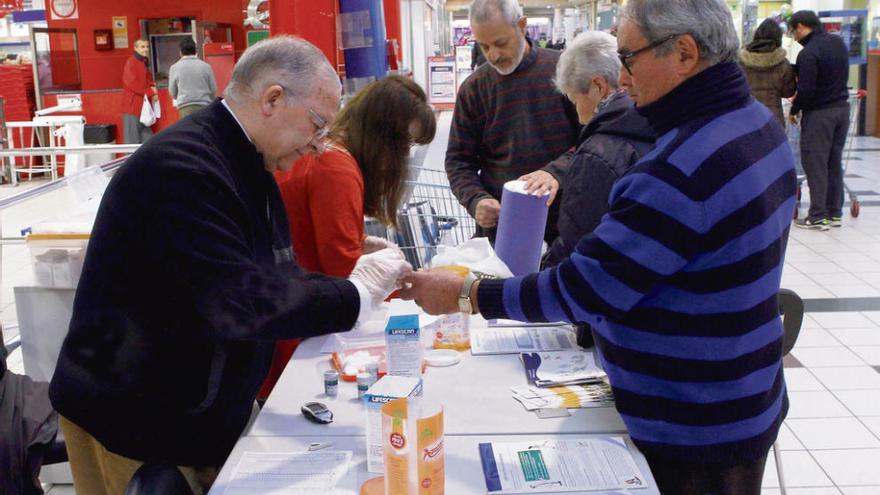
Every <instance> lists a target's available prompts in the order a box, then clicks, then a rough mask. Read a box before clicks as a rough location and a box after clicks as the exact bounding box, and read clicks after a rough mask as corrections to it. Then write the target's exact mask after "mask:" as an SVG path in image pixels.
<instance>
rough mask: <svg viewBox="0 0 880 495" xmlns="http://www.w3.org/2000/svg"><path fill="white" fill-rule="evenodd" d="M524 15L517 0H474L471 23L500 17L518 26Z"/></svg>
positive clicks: (471, 7) (471, 8) (471, 9)
mask: <svg viewBox="0 0 880 495" xmlns="http://www.w3.org/2000/svg"><path fill="white" fill-rule="evenodd" d="M522 16H523V10H522V7H520V5H519V3H518V2H517V0H474V1H473V3H471V6H470V21H471V24H474V23H478V24H480V23H483V22H487V21H492V20H494V19H495V18H496V17H500V18H501V20H503V21H504V22H506V23H508V24H510V25H511V26H516V23H517V21H519V19H520V18H521V17H522Z"/></svg>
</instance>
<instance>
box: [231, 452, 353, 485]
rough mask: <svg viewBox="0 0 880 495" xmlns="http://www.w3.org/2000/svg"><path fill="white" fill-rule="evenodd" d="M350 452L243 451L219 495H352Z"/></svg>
mask: <svg viewBox="0 0 880 495" xmlns="http://www.w3.org/2000/svg"><path fill="white" fill-rule="evenodd" d="M351 457H352V452H349V451H329V450H328V451H324V452H245V453H244V455H242V456H241V459H240V460H239V461H238V464H237V465H236V467H235V471H233V473H232V478H231V479H230V480H229V481H228V482H227V484H226V488H225V490H224V491H223V495H251V494H253V493H263V494H267V495H269V494H271V495H354V494H355V493H356V490H355V486H356V482H357V480H356V477H355V476H354V470H352V469H351V467H350V464H351Z"/></svg>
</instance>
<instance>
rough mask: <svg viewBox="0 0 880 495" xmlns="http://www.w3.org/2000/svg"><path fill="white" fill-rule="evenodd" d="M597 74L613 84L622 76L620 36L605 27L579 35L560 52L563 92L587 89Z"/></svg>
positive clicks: (559, 84) (559, 81)
mask: <svg viewBox="0 0 880 495" xmlns="http://www.w3.org/2000/svg"><path fill="white" fill-rule="evenodd" d="M595 76H599V77H601V78H603V79H605V80H606V81H608V84H609V85H610V86H611V87H612V88H617V79H618V78H619V77H620V59H619V58H618V57H617V38H615V37H614V36H611V35H610V34H608V33H604V32H602V31H586V32H583V33H581V34H579V35H577V37H576V38H575V39H574V41H572V42H571V44H570V45H568V47H567V48H566V49H565V51H564V52H562V55H560V56H559V62H557V63H556V81H555V82H556V88H557V89H558V90H559V91H560V92H561V93H566V92H567V91H576V92H578V93H586V92H588V91H589V90H590V84H591V83H590V81H592V79H593V77H595Z"/></svg>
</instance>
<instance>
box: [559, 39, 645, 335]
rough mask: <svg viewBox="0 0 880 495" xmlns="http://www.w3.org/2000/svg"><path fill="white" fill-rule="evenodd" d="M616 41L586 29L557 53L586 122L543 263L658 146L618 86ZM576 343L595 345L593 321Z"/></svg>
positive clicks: (563, 82)
mask: <svg viewBox="0 0 880 495" xmlns="http://www.w3.org/2000/svg"><path fill="white" fill-rule="evenodd" d="M619 77H620V60H619V59H618V58H617V40H616V39H615V38H614V37H613V36H611V35H610V34H607V33H603V32H601V31H587V32H585V33H582V34H580V35H579V36H578V37H577V38H575V39H574V42H572V44H571V45H570V46H569V47H568V49H567V50H566V51H565V52H564V53H563V54H562V56H561V57H559V63H558V64H557V66H556V86H557V88H558V89H559V91H560V92H561V93H563V94H565V95H566V96H567V97H568V99H569V100H570V101H571V102H572V103H574V105H575V108H576V109H577V113H578V119H579V120H580V123H581V124H584V126H585V127H584V129H583V130H582V131H581V135H580V138H579V139H578V140H579V142H580V144H579V145H578V148H577V151H576V152H575V154H574V156H573V157H572V159H571V165H570V166H569V169H568V175H566V177H565V195H563V196H562V201H561V203H560V205H559V220H558V221H557V223H556V225H557V228H558V229H559V237H557V238H556V240H555V241H553V244H552V245H551V246H550V249H549V250H548V251H547V254H546V255H545V256H544V260H543V263H542V265H543V266H544V267H548V266H556V265H557V264H559V263H561V262H562V261H563V260H565V259H566V258H568V256H569V255H570V254H571V252H572V251H573V250H574V247H575V245H576V244H577V243H578V241H580V240H581V238H582V237H584V236H585V235H587V234H589V233H590V232H592V231H593V229H595V228H596V226H597V225H599V221H600V220H601V219H602V216H603V215H605V213H607V212H608V196H609V195H610V194H611V187H612V186H613V185H614V183H615V182H616V181H617V179H619V178H620V177H621V176H623V175H624V174H625V173H626V172H627V171H628V170H629V169H630V167H632V165H633V164H634V163H635V162H636V161H638V159H639V158H641V157H642V155H644V154H645V153H646V152H647V151H648V150H649V149H651V147H652V146H653V145H654V139H655V138H656V136H655V134H654V130H653V129H651V127H650V126H649V125H648V121H647V120H645V118H644V117H642V116H641V115H639V114H638V112H636V111H635V109H634V108H633V102H632V100H630V98H629V96H627V95H626V91H625V90H624V89H623V88H620V87H618V83H617V81H618V79H619ZM577 331H578V343H579V344H580V345H581V346H583V347H591V346H592V345H593V337H592V335H591V332H590V326H589V325H580V326H578V329H577Z"/></svg>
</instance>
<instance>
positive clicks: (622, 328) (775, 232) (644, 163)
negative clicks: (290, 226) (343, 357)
mask: <svg viewBox="0 0 880 495" xmlns="http://www.w3.org/2000/svg"><path fill="white" fill-rule="evenodd" d="M618 44H619V46H618V51H619V53H620V58H621V61H622V62H623V65H624V70H622V71H621V84H622V85H623V86H624V87H626V88H627V89H628V91H629V92H630V95H631V96H632V98H633V100H635V102H636V104H637V108H638V111H639V113H641V114H642V115H643V116H645V117H646V118H647V119H648V121H649V122H650V124H651V125H652V127H654V128H655V130H656V131H657V135H658V136H660V137H659V139H658V141H657V143H656V145H655V147H654V149H653V150H652V151H651V152H649V153H648V154H647V155H646V156H645V157H644V158H642V160H640V161H639V162H638V163H637V164H636V165H635V166H634V167H633V169H632V170H631V171H630V173H629V174H627V175H626V176H624V177H622V178H621V179H620V180H619V181H618V182H617V184H616V185H615V186H614V188H613V189H612V192H611V196H610V198H609V205H610V211H609V213H608V214H607V215H606V216H605V217H604V218H603V219H602V222H601V223H600V225H599V226H598V227H597V228H596V230H595V231H594V232H593V233H592V234H589V235H587V236H585V237H583V238H582V239H581V241H580V242H579V243H578V245H577V247H576V249H575V251H574V252H573V253H572V254H571V256H570V257H569V258H568V259H567V260H565V261H563V262H562V263H561V264H560V265H559V266H557V267H556V268H552V269H548V270H544V271H542V272H540V273H537V274H532V275H527V276H523V277H517V278H512V279H508V280H484V281H480V282H473V281H471V280H469V279H465V281H464V283H462V280H461V279H460V278H458V277H455V276H454V275H451V274H449V273H446V272H435V271H425V272H419V273H416V274H413V275H411V276H410V277H407V278H406V279H405V282H407V283H408V284H411V286H410V288H409V289H408V290H406V291H404V293H403V296H404V297H405V298H407V299H415V300H416V302H417V303H419V304H420V305H421V306H422V307H423V308H424V309H425V310H426V311H428V312H431V313H448V312H453V311H456V310H458V309H459V308H468V307H472V308H473V309H474V310H478V311H481V312H482V313H483V315H484V316H485V317H486V318H513V319H516V320H523V321H554V320H566V321H570V322H577V323H589V324H591V325H593V327H594V328H595V330H596V331H595V337H596V347H597V350H598V353H599V355H600V357H601V360H602V363H603V365H604V368H605V370H606V371H607V373H608V376H609V379H610V381H611V384H612V386H613V387H614V393H615V398H616V402H617V409H618V411H619V412H620V414H621V415H622V417H623V420H624V422H625V423H626V425H627V427H628V429H629V432H630V434H631V436H632V438H633V440H634V441H635V443H636V445H638V447H639V448H640V449H641V450H642V452H643V453H644V454H645V455H646V457H647V458H648V461H649V464H650V465H651V470H652V472H653V474H654V476H655V479H656V480H657V483H658V485H659V486H660V489H661V491H662V492H663V493H670V494H676V495H678V494H688V493H695V494H697V493H699V494H703V493H730V494H737V495H742V494H752V493H753V494H758V493H760V487H761V477H762V474H763V470H764V462H765V459H766V456H767V452H768V449H769V447H770V446H771V445H772V443H773V441H774V440H775V438H776V435H777V432H778V429H779V426H780V424H781V422H782V420H783V418H784V417H785V414H786V412H787V409H788V401H787V396H786V391H785V382H784V380H783V372H782V337H783V332H782V324H781V321H780V318H779V310H778V304H777V300H776V294H777V292H778V290H779V282H780V278H781V274H782V267H783V257H784V252H785V245H786V239H787V237H788V229H789V226H790V224H791V217H792V213H793V212H794V206H795V170H794V165H793V160H792V154H791V150H790V148H789V146H788V143H787V140H786V138H785V134H784V132H783V129H782V127H781V126H780V124H779V122H778V121H777V120H776V119H775V118H773V115H772V114H771V113H770V111H768V110H767V109H766V108H765V107H764V106H763V105H761V104H760V103H758V102H756V101H755V100H753V99H752V98H751V97H750V96H749V87H748V84H747V82H746V79H745V76H744V75H743V73H742V72H741V71H740V69H739V67H738V66H737V64H736V63H734V60H735V54H736V51H737V47H738V41H737V36H736V32H735V30H734V27H733V22H732V19H731V15H730V12H729V11H728V9H727V6H726V5H725V3H724V1H723V0H630V1H629V2H628V3H627V5H626V8H625V12H624V15H623V16H622V21H621V24H620V27H619V31H618Z"/></svg>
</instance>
